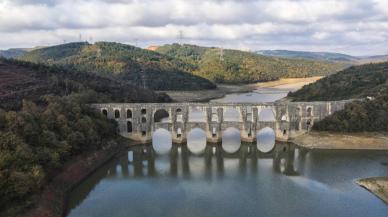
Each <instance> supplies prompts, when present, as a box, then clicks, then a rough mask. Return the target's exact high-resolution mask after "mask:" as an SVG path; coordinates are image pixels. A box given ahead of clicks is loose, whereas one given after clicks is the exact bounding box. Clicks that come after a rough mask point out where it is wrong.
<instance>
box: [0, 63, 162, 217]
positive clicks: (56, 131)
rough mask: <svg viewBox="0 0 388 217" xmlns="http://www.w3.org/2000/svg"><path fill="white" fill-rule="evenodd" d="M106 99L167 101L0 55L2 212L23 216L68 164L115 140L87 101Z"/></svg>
mask: <svg viewBox="0 0 388 217" xmlns="http://www.w3.org/2000/svg"><path fill="white" fill-rule="evenodd" d="M106 101H107V102H112V101H113V102H166V101H170V99H169V97H166V96H165V95H158V94H156V93H154V92H153V91H151V90H147V89H142V88H139V87H136V86H133V85H131V84H128V83H125V82H122V81H117V80H114V79H113V80H112V79H110V78H105V77H101V76H98V75H95V74H91V73H85V72H82V71H75V70H67V69H65V68H63V67H60V66H46V65H43V64H35V63H31V62H22V61H17V60H8V59H2V58H0V189H1V191H0V216H23V215H21V214H22V213H23V212H24V210H25V209H26V208H28V207H33V206H34V205H35V203H36V202H37V201H38V200H39V198H40V197H38V195H37V194H39V193H40V191H41V190H42V189H43V187H45V186H47V185H48V183H49V182H50V180H51V179H52V178H53V176H54V175H55V174H56V173H58V171H61V168H62V167H63V165H64V164H65V163H66V162H68V161H70V160H72V159H73V158H74V157H76V156H78V155H81V154H86V153H90V152H93V151H95V150H98V149H104V150H105V149H107V148H109V147H111V146H115V145H116V144H118V141H120V139H119V137H118V134H117V130H116V128H117V123H116V122H115V121H113V120H108V119H107V118H106V117H104V116H103V115H102V114H100V113H99V112H96V111H94V110H93V109H92V108H90V107H89V106H88V105H87V103H96V102H106ZM115 147H116V148H117V146H115ZM64 185H66V182H64ZM48 216H51V215H49V214H48Z"/></svg>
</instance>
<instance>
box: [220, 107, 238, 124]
mask: <svg viewBox="0 0 388 217" xmlns="http://www.w3.org/2000/svg"><path fill="white" fill-rule="evenodd" d="M223 119H224V121H233V122H239V121H240V112H239V111H237V110H236V109H234V108H227V109H225V110H224V118H223Z"/></svg>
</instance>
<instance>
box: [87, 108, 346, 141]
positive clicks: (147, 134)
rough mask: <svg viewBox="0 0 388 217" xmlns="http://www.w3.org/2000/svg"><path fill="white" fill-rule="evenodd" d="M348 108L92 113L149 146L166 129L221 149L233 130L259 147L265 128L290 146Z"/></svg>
mask: <svg viewBox="0 0 388 217" xmlns="http://www.w3.org/2000/svg"><path fill="white" fill-rule="evenodd" d="M346 102H348V101H333V102H285V103H278V102H275V103H255V104H252V103H107V104H93V105H92V107H93V108H95V109H97V110H99V111H101V113H102V114H104V115H106V116H107V117H108V118H110V119H114V120H116V121H117V122H118V124H119V130H120V134H121V135H122V136H124V137H127V138H130V139H132V140H135V141H137V142H142V143H147V142H150V141H151V140H152V134H153V133H154V132H155V131H156V130H158V129H160V128H162V129H166V130H167V131H169V132H170V133H171V135H172V140H173V142H174V143H185V142H186V139H187V134H188V133H189V132H190V131H191V130H192V129H194V128H200V129H202V130H204V131H205V132H206V137H207V141H208V142H211V143H218V142H220V141H221V139H222V133H223V132H224V131H225V130H226V129H228V128H231V127H232V128H236V129H239V130H240V134H241V140H242V141H246V142H254V141H255V140H256V133H257V132H259V131H260V130H261V129H264V128H266V127H270V128H272V129H273V130H274V132H275V135H276V139H277V140H279V141H287V140H289V139H292V138H295V137H296V136H298V135H301V134H303V133H306V132H308V131H309V129H310V128H311V127H312V125H313V124H314V122H316V121H318V120H321V119H322V118H324V117H326V116H328V115H330V114H332V113H333V112H335V111H338V110H342V109H343V108H344V105H345V103H346ZM195 116H199V117H195ZM268 116H273V118H272V119H271V118H270V119H268ZM161 119H163V121H161Z"/></svg>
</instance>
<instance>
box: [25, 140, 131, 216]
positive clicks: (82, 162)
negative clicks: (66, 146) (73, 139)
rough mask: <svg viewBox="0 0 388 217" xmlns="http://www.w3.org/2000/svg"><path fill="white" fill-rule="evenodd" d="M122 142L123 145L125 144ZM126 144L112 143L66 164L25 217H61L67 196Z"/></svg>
mask: <svg viewBox="0 0 388 217" xmlns="http://www.w3.org/2000/svg"><path fill="white" fill-rule="evenodd" d="M124 142H125V141H122V142H121V143H124ZM123 148H125V145H124V144H119V143H111V144H108V145H106V146H104V147H103V148H102V149H101V150H98V151H94V152H92V153H88V154H84V155H81V156H78V157H76V158H74V159H73V160H71V162H68V163H66V164H65V166H64V168H63V170H62V171H61V172H60V173H59V174H58V175H56V176H55V177H54V179H53V180H52V181H51V182H50V183H49V184H48V185H47V187H45V189H44V190H43V192H42V193H41V194H40V195H39V196H38V198H37V199H36V201H37V204H36V206H35V207H33V208H31V209H30V210H27V211H26V212H25V213H24V214H23V215H20V216H25V217H61V216H64V212H65V209H66V199H67V194H68V193H69V192H70V191H71V190H72V189H73V188H74V187H75V186H77V185H78V184H79V183H80V182H82V181H83V180H84V179H85V178H87V177H88V176H89V175H90V174H91V173H93V172H94V171H95V170H96V169H98V168H99V167H101V166H102V165H103V164H104V163H106V162H107V161H108V160H110V159H112V157H114V156H115V155H116V154H117V153H118V152H119V151H120V150H122V149H123Z"/></svg>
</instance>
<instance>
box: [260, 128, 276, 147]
mask: <svg viewBox="0 0 388 217" xmlns="http://www.w3.org/2000/svg"><path fill="white" fill-rule="evenodd" d="M256 141H257V149H259V151H261V152H270V151H272V150H273V148H274V147H275V143H276V134H275V131H274V130H273V129H272V128H270V127H265V128H263V129H261V130H259V131H258V132H257V134H256Z"/></svg>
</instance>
